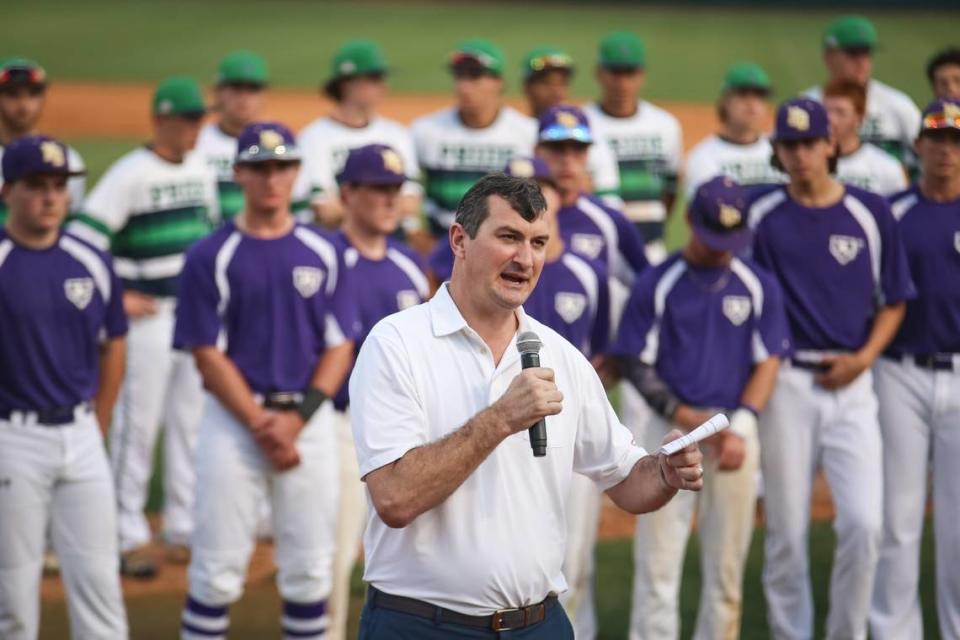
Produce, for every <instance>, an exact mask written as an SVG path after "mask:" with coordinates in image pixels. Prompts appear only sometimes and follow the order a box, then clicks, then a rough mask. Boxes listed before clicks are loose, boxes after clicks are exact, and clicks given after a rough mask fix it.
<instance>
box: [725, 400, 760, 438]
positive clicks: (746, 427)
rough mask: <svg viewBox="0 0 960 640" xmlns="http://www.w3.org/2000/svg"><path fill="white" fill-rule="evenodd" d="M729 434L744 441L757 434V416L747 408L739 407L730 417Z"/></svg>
mask: <svg viewBox="0 0 960 640" xmlns="http://www.w3.org/2000/svg"><path fill="white" fill-rule="evenodd" d="M730 432H731V433H735V434H736V435H738V436H740V437H741V438H743V439H744V440H746V439H748V438H752V437H754V436H755V435H756V433H757V416H756V414H754V413H753V412H752V411H751V410H750V408H749V407H740V408H739V409H737V410H736V411H734V412H733V414H732V415H731V416H730Z"/></svg>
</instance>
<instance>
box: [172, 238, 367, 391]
mask: <svg viewBox="0 0 960 640" xmlns="http://www.w3.org/2000/svg"><path fill="white" fill-rule="evenodd" d="M353 293H355V292H353V291H351V284H350V277H349V273H348V272H347V270H346V269H345V267H344V263H343V255H342V254H341V253H340V252H339V251H337V248H336V246H335V245H334V243H333V242H332V241H331V239H330V237H329V236H327V235H326V234H324V232H323V231H321V230H320V229H319V228H317V227H314V226H313V225H306V224H301V223H297V224H296V225H295V226H294V228H293V230H292V231H290V233H288V234H286V235H285V236H283V237H280V238H276V239H271V240H264V239H259V238H253V237H251V236H248V235H246V234H244V233H242V232H241V231H239V230H238V229H237V227H236V225H235V224H234V222H233V221H229V222H227V223H225V224H224V225H223V226H222V227H220V228H219V229H217V230H216V231H214V232H213V233H211V234H210V235H209V236H207V237H206V238H204V239H203V240H200V241H199V242H197V243H196V244H195V245H193V247H191V248H190V249H189V250H188V251H187V255H186V261H185V263H184V267H183V272H182V273H181V275H180V284H179V290H178V292H177V321H176V328H175V329H174V336H173V346H174V348H176V349H192V348H195V347H201V346H217V347H218V348H220V349H221V350H222V351H223V352H224V353H226V355H227V356H228V357H229V358H230V359H231V360H232V361H233V362H234V364H236V366H237V368H238V369H239V370H240V372H241V373H242V374H243V377H244V378H245V379H246V381H247V383H248V384H249V385H250V388H251V389H252V390H253V391H254V392H256V393H273V392H282V391H299V390H301V389H304V388H306V387H307V385H308V383H309V382H310V379H311V378H312V377H313V372H314V370H315V369H316V366H317V361H318V360H319V358H320V356H321V354H322V353H323V352H324V350H325V349H327V348H329V347H334V346H337V345H339V344H341V343H342V342H344V341H345V340H352V339H353V338H354V335H353V331H354V328H355V327H356V322H357V320H356V317H357V316H356V310H355V304H354V301H353V299H352V294H353Z"/></svg>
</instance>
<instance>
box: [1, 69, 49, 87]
mask: <svg viewBox="0 0 960 640" xmlns="http://www.w3.org/2000/svg"><path fill="white" fill-rule="evenodd" d="M46 82H47V74H46V72H45V71H44V70H43V69H41V68H39V67H7V68H6V69H4V70H3V71H0V87H3V86H4V85H23V84H25V85H32V86H34V87H35V88H36V89H37V90H39V91H42V90H43V87H44V85H46Z"/></svg>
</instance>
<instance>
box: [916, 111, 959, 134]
mask: <svg viewBox="0 0 960 640" xmlns="http://www.w3.org/2000/svg"><path fill="white" fill-rule="evenodd" d="M926 129H960V115H956V116H954V115H947V114H945V113H943V112H940V113H931V114H929V115H927V116H925V117H924V118H923V125H922V126H921V130H926Z"/></svg>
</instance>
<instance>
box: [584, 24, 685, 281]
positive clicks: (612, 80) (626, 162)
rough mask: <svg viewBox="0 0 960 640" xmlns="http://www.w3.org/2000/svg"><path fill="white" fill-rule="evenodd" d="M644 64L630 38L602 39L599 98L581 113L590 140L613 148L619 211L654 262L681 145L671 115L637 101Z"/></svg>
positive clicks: (638, 44) (659, 254)
mask: <svg viewBox="0 0 960 640" xmlns="http://www.w3.org/2000/svg"><path fill="white" fill-rule="evenodd" d="M645 66H646V50H645V48H644V45H643V42H642V41H641V40H640V38H638V37H637V36H636V35H635V34H633V33H627V32H614V33H611V34H609V35H608V36H606V37H605V38H604V39H603V40H602V41H601V42H600V62H599V65H598V66H597V76H596V77H597V83H598V84H599V85H600V91H601V95H600V99H599V100H598V101H596V102H591V103H588V104H587V105H586V106H585V107H584V108H583V110H584V112H585V113H586V114H587V117H588V118H589V119H590V126H591V127H592V128H593V130H594V135H595V137H596V138H597V139H598V140H604V141H606V142H607V143H608V144H609V145H610V146H611V147H612V148H613V152H614V155H616V157H617V163H618V165H619V169H620V197H621V198H622V199H623V201H624V203H625V204H624V213H626V215H627V218H628V219H629V220H630V221H631V222H633V223H634V224H635V225H637V227H638V228H639V229H640V231H641V233H642V234H643V237H644V241H645V242H646V245H647V259H648V260H649V261H650V262H652V263H658V262H660V261H662V260H663V259H664V258H665V257H666V253H667V252H666V247H665V246H664V244H663V233H664V231H663V230H664V222H665V221H666V219H667V214H668V213H669V212H670V209H671V208H672V207H673V200H674V197H675V196H676V192H677V173H678V172H679V170H680V158H681V155H682V154H683V141H682V135H681V131H680V122H679V121H678V120H677V119H676V118H675V117H673V116H672V115H670V114H669V113H667V112H666V111H664V110H663V109H661V108H659V107H657V106H654V105H653V104H651V103H649V102H647V101H646V100H640V92H641V90H642V89H643V85H644V82H645V80H646V75H645V72H644V69H645Z"/></svg>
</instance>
